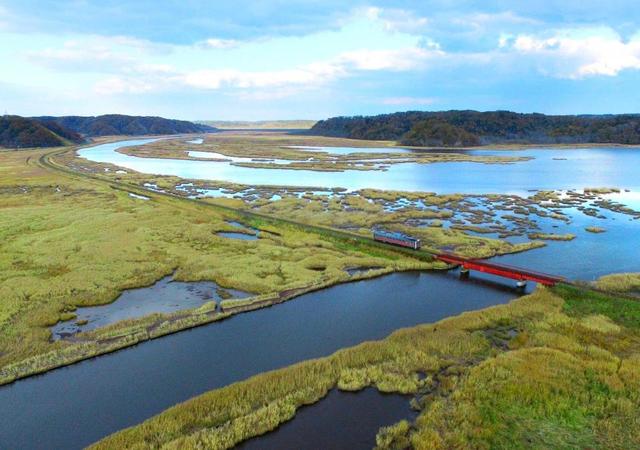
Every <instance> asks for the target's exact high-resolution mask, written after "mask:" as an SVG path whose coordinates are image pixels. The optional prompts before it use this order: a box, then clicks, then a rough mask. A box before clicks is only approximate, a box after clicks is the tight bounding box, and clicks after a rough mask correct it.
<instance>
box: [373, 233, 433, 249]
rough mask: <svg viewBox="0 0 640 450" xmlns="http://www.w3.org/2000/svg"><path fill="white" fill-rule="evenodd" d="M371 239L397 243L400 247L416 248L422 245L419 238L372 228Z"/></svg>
mask: <svg viewBox="0 0 640 450" xmlns="http://www.w3.org/2000/svg"><path fill="white" fill-rule="evenodd" d="M373 240H374V241H378V242H385V243H387V244H392V245H398V246H400V247H407V248H412V249H414V250H418V249H419V248H420V246H421V245H422V244H421V242H420V239H417V238H414V237H412V236H409V235H406V234H403V233H397V232H392V231H384V230H373Z"/></svg>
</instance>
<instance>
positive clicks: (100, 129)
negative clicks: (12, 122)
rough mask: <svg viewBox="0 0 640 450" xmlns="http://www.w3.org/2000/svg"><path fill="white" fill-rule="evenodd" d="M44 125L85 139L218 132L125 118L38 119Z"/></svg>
mask: <svg viewBox="0 0 640 450" xmlns="http://www.w3.org/2000/svg"><path fill="white" fill-rule="evenodd" d="M34 119H35V120H37V121H39V122H41V123H43V124H52V123H53V124H57V126H59V127H63V128H65V129H68V130H72V131H74V132H75V133H78V134H81V135H84V136H142V135H154V134H186V133H209V132H212V131H216V129H215V128H213V127H210V126H208V125H203V124H197V123H193V122H187V121H185V120H173V119H165V118H163V117H145V116H125V115H122V114H106V115H103V116H90V117H82V116H62V117H50V116H45V117H34Z"/></svg>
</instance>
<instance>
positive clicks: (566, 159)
mask: <svg viewBox="0 0 640 450" xmlns="http://www.w3.org/2000/svg"><path fill="white" fill-rule="evenodd" d="M154 140H155V139H138V140H131V141H120V142H114V143H110V144H102V145H97V146H94V147H88V148H85V149H83V150H81V151H79V152H78V153H79V155H80V156H82V157H84V158H87V159H89V160H91V161H95V162H103V163H111V164H115V165H118V166H121V167H125V168H128V169H132V170H136V171H138V172H142V173H149V174H156V175H175V176H178V177H182V178H190V179H196V180H218V181H229V182H233V183H239V184H247V185H252V186H254V185H278V186H313V187H325V188H330V187H342V188H345V189H348V190H358V189H363V188H375V189H390V190H398V191H425V192H437V193H439V194H446V193H465V194H466V193H469V194H489V193H496V194H508V193H511V194H526V193H528V192H529V191H530V190H533V189H551V190H553V189H583V188H585V187H601V186H607V187H619V188H625V189H630V190H632V191H635V192H636V194H638V193H640V176H638V167H640V150H636V149H629V148H615V147H612V148H580V149H527V150H514V151H503V150H471V151H469V152H467V153H470V154H472V155H487V156H500V155H502V156H528V157H533V158H534V159H531V160H529V161H523V162H519V163H514V164H479V163H473V162H447V163H433V164H416V163H404V164H393V165H391V166H390V167H389V169H388V170H387V171H383V172H382V171H376V172H370V171H359V170H350V171H345V172H319V171H313V170H291V169H258V168H251V167H240V166H234V165H231V163H230V162H216V161H197V160H175V159H162V158H139V157H135V156H131V155H126V154H123V153H119V152H116V150H117V149H118V148H121V147H128V146H133V145H143V144H145V143H149V142H153V141H154ZM194 150H197V148H195V146H194ZM323 150H327V151H330V148H328V147H325V148H323ZM367 150H368V149H366V148H358V151H360V152H365V153H366V152H367ZM370 150H371V152H376V151H379V149H370ZM387 151H389V150H387Z"/></svg>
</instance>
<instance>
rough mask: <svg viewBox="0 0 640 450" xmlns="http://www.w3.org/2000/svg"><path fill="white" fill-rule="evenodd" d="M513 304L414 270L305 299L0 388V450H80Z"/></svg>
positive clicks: (494, 293)
mask: <svg viewBox="0 0 640 450" xmlns="http://www.w3.org/2000/svg"><path fill="white" fill-rule="evenodd" d="M515 296H516V294H515V292H514V291H512V290H510V289H508V288H505V287H501V286H500V285H497V286H496V285H492V284H487V283H482V282H479V281H475V282H474V281H470V282H464V283H462V282H460V281H459V280H458V279H457V277H455V276H454V275H453V274H446V273H416V272H406V273H396V274H391V275H387V276H384V277H381V278H375V279H370V280H365V281H358V282H354V283H348V284H342V285H338V286H334V287H332V288H329V289H325V290H323V291H319V292H315V293H310V294H306V295H304V296H301V297H299V298H297V299H294V300H291V301H289V302H287V303H283V304H280V305H277V306H274V307H271V308H266V309H261V310H257V311H253V312H249V313H246V314H240V315H236V316H233V317H232V318H230V319H227V320H224V321H222V322H216V323H213V324H210V325H206V326H203V327H200V328H195V329H192V330H189V331H183V332H180V333H177V334H173V335H170V336H166V337H163V338H161V339H157V340H153V341H149V342H146V343H143V344H141V345H137V346H135V347H131V348H128V349H125V350H121V351H118V352H116V353H112V354H109V355H105V356H100V357H98V358H94V359H91V360H87V361H84V362H81V363H78V364H75V365H72V366H68V367H64V368H60V369H56V370H54V371H51V372H48V373H46V374H43V375H39V376H36V377H32V378H28V379H24V380H20V381H17V382H15V383H13V384H10V385H7V386H4V387H1V388H0V418H2V420H0V448H3V449H5V448H6V449H13V448H20V449H39V448H64V449H74V448H81V447H83V446H86V445H88V444H90V443H92V442H94V441H96V440H98V439H100V438H102V437H104V436H106V435H108V434H111V433H113V432H115V431H118V430H120V429H122V428H125V427H128V426H131V425H135V424H137V423H140V422H142V421H143V420H145V419H147V418H149V417H151V416H152V415H154V414H157V413H159V412H161V411H163V410H164V409H166V408H168V407H170V406H172V405H174V404H176V403H178V402H181V401H184V400H187V399H189V398H191V397H193V396H195V395H198V394H201V393H203V392H206V391H208V390H211V389H214V388H218V387H221V386H225V385H228V384H230V383H233V382H234V381H239V380H243V379H246V378H248V377H250V376H252V375H255V374H258V373H260V372H264V371H268V370H272V369H277V368H280V367H284V366H287V365H290V364H292V363H295V362H299V361H302V360H305V359H309V358H316V357H320V356H325V355H329V354H331V353H333V352H334V351H336V350H338V349H340V348H342V347H347V346H351V345H355V344H358V343H360V342H362V341H365V340H370V339H380V338H383V337H385V336H387V335H389V334H390V333H391V332H393V331H394V330H397V329H398V328H402V327H408V326H413V325H417V324H420V323H426V322H434V321H437V320H439V319H442V318H444V317H447V316H452V315H456V314H459V313H461V312H463V311H468V310H473V309H481V308H485V307H487V306H490V305H495V304H500V303H506V302H508V301H509V300H511V299H512V298H514V297H515Z"/></svg>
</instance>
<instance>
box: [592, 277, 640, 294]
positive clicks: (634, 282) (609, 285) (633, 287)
mask: <svg viewBox="0 0 640 450" xmlns="http://www.w3.org/2000/svg"><path fill="white" fill-rule="evenodd" d="M596 286H597V287H598V288H599V289H602V290H605V291H610V292H634V291H637V292H640V273H614V274H611V275H605V276H603V277H600V279H598V281H597V282H596Z"/></svg>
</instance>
